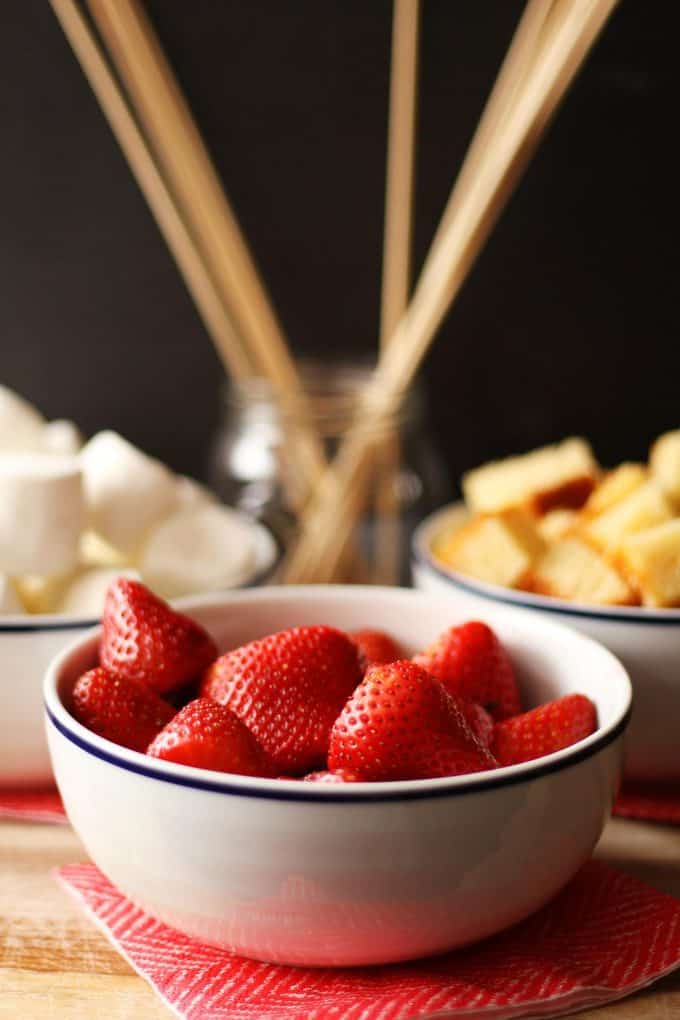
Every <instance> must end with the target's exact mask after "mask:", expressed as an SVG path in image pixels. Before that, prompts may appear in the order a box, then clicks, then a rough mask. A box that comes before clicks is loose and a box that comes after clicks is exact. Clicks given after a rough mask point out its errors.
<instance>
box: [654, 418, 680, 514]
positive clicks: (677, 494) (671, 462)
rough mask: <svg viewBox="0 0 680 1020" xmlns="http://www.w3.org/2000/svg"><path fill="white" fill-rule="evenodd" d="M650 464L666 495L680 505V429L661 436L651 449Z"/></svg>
mask: <svg viewBox="0 0 680 1020" xmlns="http://www.w3.org/2000/svg"><path fill="white" fill-rule="evenodd" d="M649 466H650V468H651V470H652V475H653V477H654V478H655V479H656V480H657V482H658V483H659V485H660V486H661V488H662V489H663V490H664V492H665V493H666V495H667V496H668V497H669V498H670V499H671V500H672V501H673V503H675V504H677V505H678V506H680V429H677V430H676V431H675V432H666V433H665V435H663V436H659V438H658V439H657V440H656V442H655V443H654V445H653V446H652V449H651V451H650V454H649Z"/></svg>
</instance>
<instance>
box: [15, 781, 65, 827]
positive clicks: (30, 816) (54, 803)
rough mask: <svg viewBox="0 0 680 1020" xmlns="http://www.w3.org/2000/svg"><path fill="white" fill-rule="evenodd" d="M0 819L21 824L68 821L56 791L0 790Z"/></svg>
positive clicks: (63, 822)
mask: <svg viewBox="0 0 680 1020" xmlns="http://www.w3.org/2000/svg"><path fill="white" fill-rule="evenodd" d="M0 818H7V819H9V820H13V821H21V822H61V823H62V824H64V825H65V824H66V823H67V822H68V819H67V817H66V812H65V811H64V808H63V805H62V803H61V797H60V796H59V794H58V793H57V791H56V790H2V789H0Z"/></svg>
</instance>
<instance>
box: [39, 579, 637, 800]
mask: <svg viewBox="0 0 680 1020" xmlns="http://www.w3.org/2000/svg"><path fill="white" fill-rule="evenodd" d="M325 590H327V588H326V587H323V586H319V587H315V586H297V587H296V588H295V592H296V595H303V596H304V595H305V594H309V595H310V596H312V597H313V596H314V595H318V593H319V592H320V591H325ZM334 590H335V591H339V592H343V591H345V592H347V591H351V593H352V597H353V599H364V600H366V601H367V602H370V599H371V598H373V597H375V593H376V592H380V593H381V594H382V596H383V597H384V595H385V589H380V588H374V587H361V586H352V587H351V588H343V587H342V586H338V587H337V588H334ZM390 591H391V592H392V594H393V595H394V596H395V597H397V598H398V597H399V596H400V595H401V596H403V595H408V596H413V595H414V594H416V593H413V592H407V591H405V590H404V589H390ZM263 594H266V595H267V597H268V598H270V599H271V600H273V601H282V602H283V601H285V600H286V599H287V598H289V594H288V592H287V590H286V589H285V588H284V587H281V588H269V589H263V590H260V591H258V592H247V591H242V592H240V593H238V594H234V595H233V600H238V601H239V603H242V602H244V601H245V602H247V601H248V600H253V601H254V600H256V599H258V598H260V597H261V596H262V595H263ZM228 604H229V598H225V599H221V600H215V599H211V598H207V597H203V596H197V597H194V598H192V599H185V600H184V602H183V608H184V609H185V611H190V610H191V608H203V607H206V608H209V607H215V608H217V607H218V606H219V607H220V608H221V607H224V608H225V610H226V609H228ZM544 626H547V627H548V628H549V629H550V630H552V631H553V632H560V633H564V631H565V628H564V627H562V626H560V625H559V624H555V623H545V624H544ZM99 634H100V630H99V628H97V629H96V630H94V631H93V632H92V633H91V634H90V635H89V637H88V642H87V645H84V643H83V638H82V637H81V638H79V639H78V640H76V641H74V642H72V643H71V645H69V646H68V647H66V648H65V649H64V650H63V651H62V652H61V653H60V654H59V655H58V656H57V658H56V659H55V660H54V661H53V662H52V664H51V666H50V668H49V670H48V673H47V676H46V678H45V684H44V703H45V712H46V715H47V718H48V720H49V723H50V724H51V725H52V726H54V728H55V729H56V730H57V731H58V732H59V733H60V734H61V735H62V736H63V737H65V738H66V739H67V740H69V741H70V742H71V743H73V744H74V745H75V746H76V747H79V748H80V749H81V750H84V751H86V752H87V753H89V754H92V755H93V756H94V757H96V758H98V759H100V760H102V761H104V762H107V763H109V764H111V765H114V766H116V767H118V768H122V769H124V770H126V771H128V772H132V773H135V774H137V775H141V776H146V777H148V778H151V779H157V780H161V781H162V782H166V783H171V784H175V785H178V786H184V787H189V788H192V789H196V790H204V791H205V790H207V791H210V792H214V793H222V794H227V795H229V796H239V797H253V798H258V799H269V800H276V801H282V800H284V801H297V802H311V801H313V802H317V803H337V802H339V801H346V802H354V803H356V802H357V801H360V802H375V801H400V800H403V801H406V800H418V799H424V798H432V797H442V796H450V795H451V794H455V795H464V794H467V793H473V792H477V793H479V792H484V791H491V790H496V789H498V788H499V787H504V786H514V785H515V784H517V783H522V782H527V781H533V780H537V779H540V778H541V777H543V776H546V775H549V774H550V773H553V772H558V771H562V770H565V769H568V768H571V767H573V766H575V765H577V764H579V763H580V762H582V761H584V760H585V759H587V758H590V757H592V756H593V755H594V754H597V753H598V752H599V751H601V750H602V749H603V748H605V747H607V746H608V745H609V744H611V743H612V742H613V741H614V740H616V739H617V738H618V737H619V736H620V735H621V734H622V733H623V731H624V730H625V728H626V726H627V724H628V721H629V719H630V714H631V703H632V691H631V686H630V681H629V679H628V677H627V674H626V673H625V671H624V670H623V669H622V667H621V666H620V663H618V660H616V659H615V657H614V656H613V655H612V654H611V653H610V652H608V651H607V650H606V649H605V648H603V647H602V646H601V645H599V644H598V643H597V642H595V641H593V640H592V639H591V638H588V637H585V636H584V635H581V634H575V633H571V634H570V638H571V639H573V640H574V641H577V642H579V643H585V644H588V645H591V646H593V645H594V646H596V647H597V648H598V652H599V653H600V654H601V655H603V656H605V657H607V658H609V659H611V660H613V661H614V662H616V664H617V667H618V668H619V669H620V670H621V674H622V680H623V681H624V691H625V694H624V697H623V699H622V704H621V705H620V706H619V707H618V710H617V711H616V712H615V713H614V716H613V718H612V719H611V720H610V721H609V722H608V723H606V724H605V725H604V726H600V727H598V729H597V730H596V732H595V733H593V734H591V735H590V736H589V737H586V738H585V739H584V740H581V741H579V742H578V743H577V744H574V745H572V746H571V747H567V748H564V749H563V750H561V751H556V752H554V753H553V754H550V755H546V756H545V757H544V758H541V759H539V760H535V761H530V762H524V763H522V764H519V765H510V766H506V767H504V768H499V769H495V770H493V771H489V772H478V773H475V774H473V775H462V776H451V777H446V778H443V779H419V780H404V781H397V782H380V783H352V784H347V785H346V786H342V785H337V786H333V785H328V786H323V787H320V786H318V785H316V784H313V783H304V782H302V781H300V780H280V779H258V778H251V777H247V776H237V775H231V774H226V773H221V772H213V771H210V770H208V769H198V768H192V767H189V766H186V765H176V764H173V763H172V762H165V761H156V760H153V759H150V758H148V757H147V756H146V755H144V754H142V753H140V752H137V751H131V750H128V749H127V748H124V747H120V746H118V745H117V744H114V743H112V742H111V741H109V740H106V739H105V738H103V737H100V736H98V735H97V734H95V733H92V732H91V731H90V730H88V729H86V728H85V727H84V726H82V725H81V724H80V723H79V722H77V721H76V719H74V718H73V716H72V715H71V714H70V713H69V712H68V710H67V708H66V707H65V705H64V703H63V701H62V699H61V696H60V694H59V691H58V683H59V678H60V674H61V671H62V669H63V668H64V666H66V665H68V663H69V660H70V659H71V658H72V657H74V656H76V655H77V656H78V657H79V658H80V657H83V658H84V657H85V651H86V650H87V651H88V652H89V651H91V652H92V659H94V653H95V650H96V647H97V644H98V641H99Z"/></svg>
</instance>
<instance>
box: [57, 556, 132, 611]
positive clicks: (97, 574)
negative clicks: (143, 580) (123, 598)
mask: <svg viewBox="0 0 680 1020" xmlns="http://www.w3.org/2000/svg"><path fill="white" fill-rule="evenodd" d="M121 576H123V577H129V578H131V579H132V580H134V581H139V580H140V577H139V574H138V573H137V571H136V570H132V569H130V568H128V569H125V570H116V569H115V568H114V567H90V568H89V569H87V570H83V571H81V572H80V573H79V574H76V576H75V577H74V578H73V579H72V580H71V581H70V583H69V584H68V585H67V586H66V588H65V589H64V591H63V593H62V596H61V598H60V599H59V600H58V601H57V604H56V607H55V612H57V613H77V614H79V615H82V616H93V617H100V616H101V615H102V611H103V609H104V598H105V596H106V592H107V589H108V587H109V585H110V584H111V582H112V581H115V579H116V578H117V577H121Z"/></svg>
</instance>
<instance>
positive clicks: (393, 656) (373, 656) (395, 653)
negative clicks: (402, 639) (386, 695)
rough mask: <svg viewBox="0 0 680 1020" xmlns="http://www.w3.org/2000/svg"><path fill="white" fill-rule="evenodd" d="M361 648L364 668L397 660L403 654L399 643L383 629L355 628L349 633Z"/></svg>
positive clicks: (351, 638)
mask: <svg viewBox="0 0 680 1020" xmlns="http://www.w3.org/2000/svg"><path fill="white" fill-rule="evenodd" d="M349 639H350V641H352V642H353V643H354V644H355V645H356V646H357V648H358V649H359V654H360V655H361V657H362V660H363V666H364V669H365V670H366V669H368V667H369V666H376V665H378V664H379V663H383V662H396V661H397V659H402V658H403V654H402V651H401V649H400V648H399V646H398V645H397V643H396V642H395V641H394V640H393V639H392V638H391V637H390V636H389V634H385V632H384V631H382V630H355V631H354V632H353V633H351V634H350V635H349Z"/></svg>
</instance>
